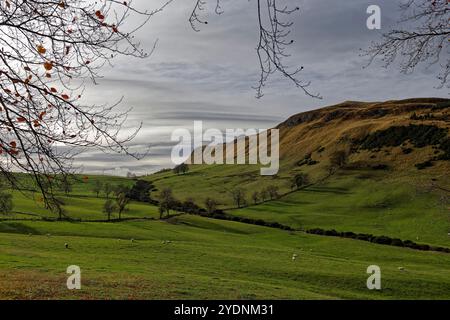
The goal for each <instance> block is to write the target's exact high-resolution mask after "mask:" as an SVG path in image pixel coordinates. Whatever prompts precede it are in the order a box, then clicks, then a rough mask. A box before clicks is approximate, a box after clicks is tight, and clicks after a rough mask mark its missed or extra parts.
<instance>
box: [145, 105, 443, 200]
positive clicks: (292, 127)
mask: <svg viewBox="0 0 450 320" xmlns="http://www.w3.org/2000/svg"><path fill="white" fill-rule="evenodd" d="M449 127H450V100H448V99H437V98H436V99H433V98H429V99H426V98H424V99H409V100H402V101H387V102H373V103H365V102H344V103H341V104H338V105H335V106H330V107H326V108H322V109H318V110H313V111H309V112H304V113H300V114H297V115H294V116H292V117H290V118H289V119H288V120H286V121H285V122H283V123H281V124H279V125H278V126H277V128H278V129H279V130H280V158H281V159H280V162H281V163H280V166H281V167H280V170H279V173H278V175H277V176H274V177H262V176H261V175H260V170H259V169H260V166H259V165H212V166H210V165H190V171H189V172H188V173H187V174H184V175H175V174H173V173H171V172H163V173H158V174H154V175H151V176H148V177H146V179H148V180H151V181H153V182H154V183H155V185H156V187H157V188H158V189H160V190H161V189H162V188H164V187H167V186H169V187H171V188H172V189H173V190H174V193H175V195H178V196H179V197H180V198H181V199H184V198H192V199H194V200H195V201H196V202H198V203H199V204H202V203H203V202H204V200H205V198H206V197H213V198H216V199H218V200H219V202H221V203H222V204H223V207H230V206H233V204H232V198H231V195H230V191H231V190H232V189H233V188H236V187H240V188H243V189H245V190H247V191H248V193H249V194H248V197H250V194H251V193H252V192H254V191H260V190H262V188H264V187H266V186H267V185H276V186H278V187H279V188H280V193H286V192H289V191H290V187H291V179H292V177H293V176H294V175H295V174H296V173H298V172H305V173H307V174H308V175H309V176H310V177H311V180H312V181H315V182H317V181H320V180H322V179H324V178H325V177H327V175H328V172H329V167H330V157H331V155H332V154H333V153H335V152H336V151H341V150H344V151H345V152H347V153H348V154H349V156H348V161H347V164H346V169H361V170H369V171H374V170H376V168H378V169H379V168H381V169H382V170H381V171H382V173H384V174H385V175H386V177H390V178H395V177H399V176H400V177H408V176H411V175H412V176H414V179H415V180H421V181H429V180H430V179H435V178H437V179H440V181H441V182H442V183H445V184H447V185H448V184H450V182H449V181H448V180H450V179H446V177H447V176H448V173H449V172H450V162H449V161H448V157H449V155H450V139H449V133H450V132H449V131H448V129H449ZM247 151H248V150H247ZM446 157H447V159H445V158H446ZM427 162H430V163H429V164H427ZM424 163H425V168H424V169H423V170H418V169H417V167H416V165H421V164H424ZM374 168H375V169H374Z"/></svg>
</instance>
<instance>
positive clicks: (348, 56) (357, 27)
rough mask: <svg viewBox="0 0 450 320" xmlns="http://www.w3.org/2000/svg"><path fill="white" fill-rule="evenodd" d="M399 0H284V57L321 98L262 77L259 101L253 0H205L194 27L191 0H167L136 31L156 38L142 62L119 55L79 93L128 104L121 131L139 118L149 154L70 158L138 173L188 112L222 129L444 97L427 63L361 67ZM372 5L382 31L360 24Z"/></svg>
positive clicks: (164, 149)
mask: <svg viewBox="0 0 450 320" xmlns="http://www.w3.org/2000/svg"><path fill="white" fill-rule="evenodd" d="M159 1H161V0H159ZM399 1H400V0H398V1H396V0H345V1H336V0H285V2H286V3H287V4H289V5H291V6H299V7H300V8H301V10H300V12H299V13H298V14H296V15H292V16H291V18H292V21H293V22H294V25H293V27H292V33H291V37H292V39H293V40H294V44H293V45H292V46H291V48H290V51H289V53H290V54H291V57H290V58H289V59H288V60H287V63H288V64H289V65H292V66H304V68H305V69H304V73H303V78H304V79H306V80H309V81H311V82H312V85H311V90H312V91H314V92H318V93H320V94H321V95H322V96H323V99H322V100H318V99H314V98H310V97H308V96H305V95H304V94H303V92H302V91H300V90H298V89H296V88H295V87H294V86H293V85H292V84H291V83H289V82H288V81H286V80H284V79H281V78H277V77H273V79H272V81H271V82H270V83H268V85H267V86H266V89H265V92H264V93H265V96H264V97H263V98H262V99H256V98H255V91H254V90H253V89H252V86H253V85H254V84H255V83H256V81H257V79H258V72H259V69H258V61H257V59H256V52H255V47H256V43H257V40H258V25H257V20H256V10H255V9H256V0H248V1H246V0H222V8H223V10H224V13H223V14H221V15H220V16H217V15H215V14H214V5H215V0H210V2H211V4H210V6H209V7H208V9H209V10H208V11H207V12H205V14H206V15H207V18H206V20H207V21H208V25H204V26H200V27H201V28H200V29H201V31H200V32H194V31H193V30H192V29H191V27H190V24H189V22H188V18H189V15H190V13H191V11H192V9H193V6H194V2H195V1H194V0H174V1H173V2H172V3H171V4H170V5H169V6H168V7H167V8H166V9H165V10H164V11H163V12H161V13H159V14H158V15H156V16H154V17H153V18H152V19H151V21H149V23H148V24H146V25H145V27H144V28H142V29H141V30H140V31H139V33H138V34H136V38H137V39H138V40H139V41H140V42H141V43H142V46H143V47H144V48H146V49H151V47H152V46H153V43H154V41H155V40H158V44H157V47H156V50H155V52H154V53H153V55H152V56H151V57H150V58H148V59H144V60H139V59H137V60H136V59H129V58H124V57H120V58H118V59H116V60H115V61H114V66H112V67H108V68H106V69H105V70H104V72H103V76H104V77H103V78H102V79H100V80H99V81H98V85H95V86H94V85H93V84H90V83H87V93H86V95H85V99H86V100H87V102H88V103H98V104H102V103H114V102H116V101H117V100H119V99H120V98H122V97H123V102H122V107H124V108H125V107H132V108H133V110H132V111H131V112H130V114H129V119H128V121H127V127H126V128H124V129H125V132H126V131H127V130H132V129H133V128H136V127H137V126H139V123H141V122H142V125H143V128H142V130H141V131H140V132H139V134H138V136H137V137H136V139H135V140H134V141H133V142H132V145H133V148H134V149H133V150H149V155H148V156H147V157H145V158H144V159H141V160H139V161H137V160H133V159H130V158H129V157H125V156H122V155H114V154H103V153H98V152H95V151H93V150H90V151H89V152H85V153H83V154H82V155H80V156H79V157H78V159H77V164H78V165H82V168H81V169H82V170H83V171H84V172H93V173H102V172H104V173H108V174H126V172H128V171H131V172H135V173H138V174H144V173H151V172H154V171H156V170H158V169H160V168H165V167H171V166H173V165H172V164H171V161H170V151H171V146H172V145H173V144H174V143H173V142H171V141H170V135H171V132H172V131H173V130H174V129H176V128H188V129H189V128H192V127H193V121H194V120H203V122H204V126H205V127H214V128H219V129H224V128H270V127H273V126H275V125H276V124H278V123H279V122H281V121H283V120H284V119H286V118H287V117H289V116H290V115H292V114H296V113H299V112H302V111H307V110H311V109H315V108H318V107H321V106H326V105H330V104H334V103H339V102H342V101H345V100H363V101H381V100H389V99H401V98H410V97H418V96H422V97H423V96H437V97H448V93H447V92H446V91H445V90H437V89H434V87H435V86H436V85H437V84H438V82H437V80H436V78H435V74H434V73H433V70H428V69H420V70H417V72H416V73H414V74H412V75H403V74H400V73H399V71H398V69H389V70H386V69H384V68H381V67H379V65H377V64H374V65H372V66H370V67H369V68H365V69H364V68H363V66H364V65H365V64H366V63H367V58H365V57H360V55H359V54H360V51H359V49H360V48H366V47H367V46H368V44H369V43H370V42H371V41H372V40H375V39H377V38H379V35H380V32H383V31H386V30H388V28H389V26H392V25H393V24H395V22H396V21H397V20H398V19H399V10H398V4H399ZM134 3H135V6H137V7H139V8H146V9H148V10H151V9H155V8H157V7H158V1H148V0H135V2H134ZM373 4H375V5H379V6H380V7H381V10H382V29H381V30H380V31H377V30H369V29H367V27H366V20H367V18H368V16H369V15H368V14H367V13H366V10H367V7H368V6H369V5H373ZM133 22H135V21H133ZM130 23H131V22H130Z"/></svg>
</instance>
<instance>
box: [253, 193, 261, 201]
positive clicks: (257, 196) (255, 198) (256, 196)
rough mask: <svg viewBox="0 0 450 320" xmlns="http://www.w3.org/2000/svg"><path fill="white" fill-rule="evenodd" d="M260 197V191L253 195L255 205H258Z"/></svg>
mask: <svg viewBox="0 0 450 320" xmlns="http://www.w3.org/2000/svg"><path fill="white" fill-rule="evenodd" d="M259 198H260V195H259V192H258V191H255V192H253V193H252V200H253V203H254V204H257V203H258V201H259Z"/></svg>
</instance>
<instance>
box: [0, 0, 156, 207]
mask: <svg viewBox="0 0 450 320" xmlns="http://www.w3.org/2000/svg"><path fill="white" fill-rule="evenodd" d="M161 9H162V8H161ZM161 9H158V10H156V11H152V12H147V11H139V10H138V9H136V8H135V7H134V6H133V4H132V1H116V0H105V1H84V0H71V1H65V0H49V1H38V0H5V1H1V2H0V47H1V50H0V171H1V172H2V173H3V175H4V176H5V177H6V178H7V179H9V180H10V182H12V183H14V185H15V186H16V187H17V186H18V184H19V183H20V181H18V179H17V178H16V175H15V174H12V173H11V172H13V171H21V172H25V173H29V174H31V175H32V176H33V178H34V181H35V183H36V189H37V190H39V191H41V193H42V201H43V202H44V203H45V204H46V205H47V207H49V208H50V209H55V210H56V211H57V210H59V209H58V208H56V206H57V204H56V203H57V202H56V201H55V199H54V196H53V192H52V190H53V188H54V180H55V179H54V177H55V175H61V174H62V175H69V174H71V173H72V172H73V167H72V163H73V157H74V156H75V155H76V154H77V153H79V152H81V151H82V150H84V149H85V148H87V147H95V148H99V149H101V150H103V151H114V152H121V153H126V154H129V155H131V156H137V155H135V154H131V153H130V152H129V150H128V149H127V147H126V146H125V143H126V142H127V141H130V140H131V139H132V138H133V137H134V136H135V134H136V132H137V131H136V132H134V133H131V134H130V135H128V136H122V135H119V132H120V129H121V127H122V124H123V123H124V121H125V120H126V115H127V111H121V112H119V111H117V109H116V107H117V104H115V105H112V106H96V105H90V106H89V105H84V104H83V103H82V102H81V100H80V99H81V98H82V94H83V91H84V90H83V89H84V81H85V80H87V79H91V80H92V81H93V82H94V83H95V82H96V79H97V78H98V77H99V73H98V72H99V70H100V69H101V68H102V67H103V66H104V65H105V64H109V63H110V62H111V60H112V59H113V58H114V57H115V56H117V55H126V56H129V57H136V58H143V57H147V56H148V55H149V53H147V52H144V51H143V50H142V49H141V48H140V46H139V43H138V42H136V41H135V40H134V36H133V34H134V33H135V32H136V31H137V30H138V29H139V28H140V27H142V26H143V25H144V24H145V23H146V22H147V21H148V20H149V19H150V18H151V17H152V16H153V15H154V14H156V13H157V12H159V11H160V10H161ZM130 18H136V21H137V20H140V23H138V24H137V25H136V26H135V27H134V28H131V27H129V26H128V25H127V24H126V22H127V21H128V20H129V19H130ZM137 18H141V19H137ZM150 53H151V52H150Z"/></svg>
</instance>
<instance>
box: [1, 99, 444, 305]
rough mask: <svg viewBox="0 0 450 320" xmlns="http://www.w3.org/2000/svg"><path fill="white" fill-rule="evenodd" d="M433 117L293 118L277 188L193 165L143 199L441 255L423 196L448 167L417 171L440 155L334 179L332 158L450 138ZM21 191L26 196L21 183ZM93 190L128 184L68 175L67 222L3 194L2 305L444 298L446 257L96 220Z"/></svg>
mask: <svg viewBox="0 0 450 320" xmlns="http://www.w3.org/2000/svg"><path fill="white" fill-rule="evenodd" d="M424 103H425V105H424ZM434 107H436V104H435V102H433V101H431V100H430V101H428V102H427V101H426V100H420V101H419V100H418V101H410V100H407V101H403V102H401V103H400V102H399V103H397V102H387V103H384V104H378V103H373V104H367V105H366V104H360V103H351V102H347V103H344V104H341V105H338V106H333V107H330V108H326V109H321V110H318V111H313V112H312V113H308V114H299V115H295V116H293V117H292V118H291V119H289V120H288V121H286V122H285V123H283V124H281V125H280V126H279V127H280V128H281V129H280V130H281V134H280V143H281V148H280V157H281V158H280V160H281V167H280V171H279V173H278V174H277V175H276V176H273V177H272V176H270V177H264V176H261V175H260V171H259V170H260V167H259V166H254V165H252V166H250V165H249V166H230V165H212V166H206V165H195V166H190V167H189V169H190V170H189V172H188V173H186V174H182V175H176V174H174V173H173V172H172V171H171V170H166V171H164V172H160V173H156V174H153V175H150V176H146V177H140V179H145V180H147V181H151V182H152V184H154V186H155V189H156V190H153V191H152V192H151V198H152V199H157V198H158V195H159V193H160V191H161V190H163V189H164V188H166V187H170V188H171V189H172V190H173V195H174V197H175V198H176V199H177V200H179V201H181V202H182V201H185V200H187V199H192V200H193V201H194V202H195V203H196V204H197V205H198V206H199V207H205V200H206V198H212V199H214V200H216V201H217V202H218V203H219V206H218V207H219V208H220V209H224V210H225V211H226V213H227V214H231V215H235V216H238V217H241V218H242V217H247V218H252V219H262V220H264V221H266V222H278V223H280V224H283V225H288V226H291V227H293V228H295V229H298V230H307V229H312V228H322V229H327V230H330V229H335V230H337V231H347V232H355V233H370V234H373V235H375V236H382V235H384V236H389V237H391V238H400V239H402V240H412V241H414V242H417V243H420V244H430V245H434V246H442V247H448V248H450V236H449V233H450V214H449V210H448V209H449V208H448V195H447V198H446V197H444V198H443V197H442V193H440V192H438V191H436V189H433V190H432V191H430V189H429V188H428V185H429V184H430V182H431V181H433V182H434V183H437V184H438V185H440V186H441V187H443V188H444V189H445V188H446V189H450V185H449V184H450V181H449V179H448V172H449V169H450V162H448V161H446V160H442V159H441V160H436V159H435V160H433V163H432V167H427V168H426V169H424V170H418V169H417V167H416V165H417V164H419V163H423V162H424V161H427V160H430V159H431V157H433V156H436V155H441V156H442V152H443V150H444V149H442V148H444V147H442V146H441V147H439V148H441V149H442V150H438V149H437V148H438V147H437V145H436V143H435V142H434V144H426V145H425V146H420V147H419V146H416V145H414V143H412V142H411V141H409V142H408V141H406V140H405V141H404V142H403V143H402V144H401V145H397V144H394V145H393V146H389V145H388V146H384V145H382V146H378V147H376V148H375V147H374V148H372V149H361V148H359V149H358V150H356V149H353V152H352V153H351V154H349V156H348V159H346V163H345V165H342V166H340V167H339V168H338V169H336V170H337V171H335V173H334V174H332V175H330V172H333V170H330V164H332V163H331V162H332V161H331V159H332V155H333V154H335V152H337V151H342V150H343V149H344V148H348V149H351V148H352V147H354V143H355V142H357V141H359V139H362V138H364V137H366V136H367V134H368V133H369V132H376V131H377V130H384V129H386V128H389V127H391V126H394V125H402V126H406V125H409V124H410V123H416V124H418V123H420V124H422V122H423V123H427V124H430V125H431V124H435V125H437V126H439V127H440V128H448V121H447V120H445V119H446V118H445V117H444V112H446V111H445V110H444V111H442V108H437V109H433V108H434ZM386 110H392V112H388V113H386ZM433 110H434V111H433ZM436 110H438V111H436ZM413 111H415V112H418V113H419V114H425V113H427V112H435V113H436V114H435V117H434V118H431V119H429V120H426V121H425V122H424V121H422V120H420V121H419V120H411V112H413ZM374 115H375V116H374ZM355 119H357V120H356V121H355ZM414 130H416V129H414ZM383 132H384V131H383ZM414 132H415V131H414ZM414 132H413V133H414ZM381 136H383V135H381ZM413 136H414V135H413ZM422 136H423V135H420V137H422ZM414 137H416V136H414ZM420 137H419V138H420ZM391 138H395V137H391ZM407 138H408V137H407ZM416 138H417V137H416ZM405 139H406V138H405ZM408 139H409V140H411V139H410V138H408ZM408 139H407V140H408ZM417 139H418V138H417ZM429 143H431V142H429ZM407 147H408V148H409V151H408V150H407V149H406V148H407ZM306 159H309V160H308V163H307V164H305V160H306ZM310 161H312V162H310ZM377 168H378V169H377ZM380 168H381V169H380ZM375 169H377V170H375ZM300 172H301V173H306V174H307V175H308V176H309V180H310V182H311V185H309V186H308V187H306V188H303V189H301V190H297V191H293V190H292V189H291V184H292V183H291V181H292V178H293V177H294V176H295V175H296V174H298V173H300ZM21 179H22V181H24V182H25V183H24V184H25V185H27V180H26V179H29V177H26V176H22V177H21ZM98 181H100V182H101V183H110V184H111V185H119V184H126V185H131V184H133V183H134V181H133V180H132V179H126V178H120V177H107V176H88V177H83V176H79V177H77V179H76V181H74V185H73V190H72V191H71V192H70V193H69V194H67V195H66V194H64V193H61V192H60V193H59V194H58V195H57V196H58V198H59V199H60V200H61V201H62V203H63V204H64V205H63V208H64V211H65V214H66V216H67V217H69V218H71V219H72V222H69V221H54V220H56V218H57V216H56V215H55V214H54V213H51V212H49V211H47V210H46V209H45V208H44V207H43V204H42V201H40V200H39V198H40V196H39V194H37V193H32V192H31V191H24V192H22V193H21V192H18V191H12V194H13V202H14V209H13V211H12V212H9V213H7V214H5V215H2V216H0V298H3V299H14V298H22V299H46V298H49V299H60V298H68V299H80V298H82V299H93V298H101V299H109V298H112V299H116V298H129V299H166V298H167V299H450V267H449V266H450V254H446V253H439V252H432V251H419V250H412V249H408V248H401V247H394V246H388V245H378V244H375V243H370V242H363V241H359V240H352V239H343V238H338V237H327V236H318V235H311V234H307V233H305V232H302V231H296V232H293V231H283V230H280V229H275V228H267V227H262V226H256V225H250V224H244V223H240V222H232V221H222V220H214V219H210V218H205V217H200V216H192V215H186V214H180V215H177V216H172V217H171V218H170V219H166V220H158V218H159V212H158V208H157V207H156V206H154V205H151V204H149V203H143V202H132V203H131V204H130V205H129V207H128V209H127V210H126V211H125V212H124V213H123V215H122V217H123V218H133V219H127V220H126V221H114V222H106V221H105V220H106V215H105V213H103V212H102V211H103V210H102V208H103V205H104V203H105V201H106V200H107V198H106V195H105V194H104V193H100V194H99V195H98V196H97V195H96V194H94V192H93V187H94V185H95V183H96V182H98ZM268 186H276V187H278V188H279V189H278V192H279V194H280V197H279V198H278V199H276V200H273V201H266V202H263V203H258V204H256V205H255V204H253V201H252V200H251V195H252V193H253V192H255V191H257V192H260V191H261V190H263V189H265V188H267V187H268ZM236 188H241V189H243V190H244V191H245V193H246V200H247V204H248V205H247V206H245V207H244V208H240V209H236V208H235V207H236V205H235V204H234V202H233V198H232V193H231V191H232V190H233V189H236ZM172 213H176V212H174V211H173V212H172ZM113 218H117V214H115V215H114V216H113ZM101 220H103V221H101ZM132 239H133V241H132ZM168 241H170V242H168ZM66 243H67V244H69V248H66V247H65V244H66ZM294 254H296V255H297V259H296V260H295V261H294V260H293V259H292V257H293V255H294ZM69 265H78V266H80V267H81V270H82V290H80V291H69V290H67V288H66V285H65V284H66V280H67V276H68V275H67V274H66V273H65V271H66V268H67V267H68V266H69ZM370 265H378V266H379V267H380V268H381V272H382V290H380V291H371V290H368V289H367V287H366V280H367V277H368V276H369V275H368V274H367V273H366V270H367V267H368V266H370Z"/></svg>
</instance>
